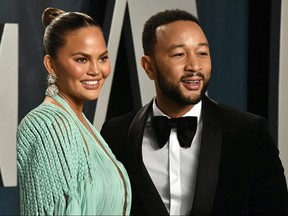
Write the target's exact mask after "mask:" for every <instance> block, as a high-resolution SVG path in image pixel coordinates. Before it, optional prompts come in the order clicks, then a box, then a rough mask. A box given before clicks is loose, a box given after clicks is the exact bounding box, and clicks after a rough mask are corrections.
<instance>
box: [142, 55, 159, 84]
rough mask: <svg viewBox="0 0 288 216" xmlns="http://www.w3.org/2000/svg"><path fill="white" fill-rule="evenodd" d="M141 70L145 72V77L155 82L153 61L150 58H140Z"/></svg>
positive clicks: (155, 75)
mask: <svg viewBox="0 0 288 216" xmlns="http://www.w3.org/2000/svg"><path fill="white" fill-rule="evenodd" d="M141 65H142V68H143V69H144V70H145V72H146V74H147V76H148V77H149V79H150V80H155V79H156V77H157V74H156V70H155V66H154V64H153V60H152V59H151V57H150V56H147V55H144V56H142V58H141Z"/></svg>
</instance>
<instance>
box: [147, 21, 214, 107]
mask: <svg viewBox="0 0 288 216" xmlns="http://www.w3.org/2000/svg"><path fill="white" fill-rule="evenodd" d="M156 37H157V42H156V45H155V49H154V57H152V58H151V60H152V61H151V63H152V65H154V71H155V74H154V80H155V83H156V91H157V101H159V100H170V101H173V102H176V103H177V104H179V105H193V104H196V103H198V102H199V101H200V100H201V98H202V95H203V94H204V93H205V91H206V89H207V86H208V82H209V79H210V73H211V59H210V51H209V46H208V41H207V39H206V37H205V35H204V33H203V31H202V29H201V28H200V27H199V26H198V25H197V24H196V23H194V22H192V21H176V22H172V23H169V24H166V25H163V26H160V27H158V28H157V31H156Z"/></svg>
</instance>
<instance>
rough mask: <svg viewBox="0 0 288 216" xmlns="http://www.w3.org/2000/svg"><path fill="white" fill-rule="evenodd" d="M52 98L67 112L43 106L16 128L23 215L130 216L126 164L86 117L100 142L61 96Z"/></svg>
mask: <svg viewBox="0 0 288 216" xmlns="http://www.w3.org/2000/svg"><path fill="white" fill-rule="evenodd" d="M54 99H55V100H57V101H58V102H59V103H60V104H61V105H62V106H63V107H64V108H65V110H64V109H62V108H60V107H58V106H56V105H54V104H51V103H42V104H41V105H39V106H38V107H37V108H35V109H34V110H32V111H31V112H30V113H28V114H27V116H25V117H24V118H23V120H22V121H21V122H20V124H19V126H18V130H17V166H18V176H19V187H20V208H21V214H24V215H129V213H130V207H131V188H130V182H129V179H128V174H127V172H126V170H125V169H124V167H123V165H122V164H121V163H120V162H119V161H117V159H116V158H115V156H114V155H113V153H112V152H111V150H110V148H109V147H108V145H107V144H106V142H105V141H104V139H103V138H102V137H101V135H100V134H99V132H98V131H97V130H96V129H95V128H94V127H93V125H92V124H90V122H89V121H88V120H87V119H86V121H87V122H88V123H89V125H90V127H91V128H92V130H93V132H94V134H95V136H96V137H97V138H98V141H96V140H95V138H94V137H93V136H92V135H91V133H90V132H89V131H88V130H87V129H86V128H85V127H84V125H83V124H82V123H81V122H80V120H79V119H78V118H77V117H76V115H75V113H74V112H73V111H72V109H71V108H70V107H69V106H68V104H67V103H66V102H65V101H64V100H63V99H62V98H61V97H60V96H58V95H57V96H56V97H54ZM83 115H84V114H83ZM84 117H85V116H84ZM98 142H100V143H98ZM101 146H103V147H101Z"/></svg>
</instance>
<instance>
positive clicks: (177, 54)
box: [173, 53, 184, 56]
mask: <svg viewBox="0 0 288 216" xmlns="http://www.w3.org/2000/svg"><path fill="white" fill-rule="evenodd" d="M173 56H184V53H176V54H174V55H173Z"/></svg>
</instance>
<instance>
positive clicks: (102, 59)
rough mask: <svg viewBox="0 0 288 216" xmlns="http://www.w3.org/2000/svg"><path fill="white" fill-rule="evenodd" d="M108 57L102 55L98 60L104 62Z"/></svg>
mask: <svg viewBox="0 0 288 216" xmlns="http://www.w3.org/2000/svg"><path fill="white" fill-rule="evenodd" d="M108 58H109V57H108V56H103V57H101V58H100V59H99V61H100V62H106V61H107V59H108Z"/></svg>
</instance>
